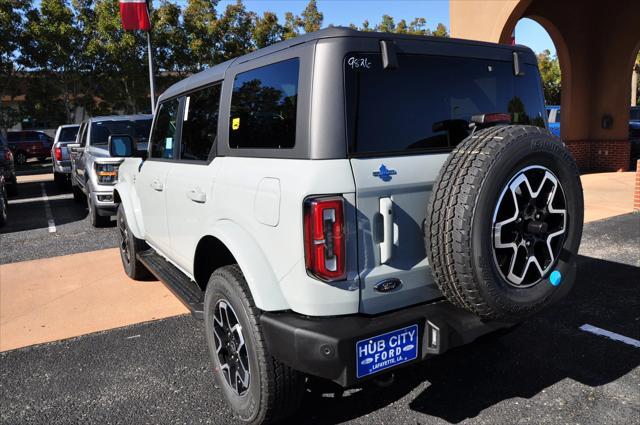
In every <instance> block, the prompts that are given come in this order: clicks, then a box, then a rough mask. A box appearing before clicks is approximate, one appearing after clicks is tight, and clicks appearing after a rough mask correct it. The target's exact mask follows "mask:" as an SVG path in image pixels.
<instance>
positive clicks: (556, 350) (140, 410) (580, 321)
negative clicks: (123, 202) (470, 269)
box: [0, 181, 640, 424]
mask: <svg viewBox="0 0 640 425" xmlns="http://www.w3.org/2000/svg"><path fill="white" fill-rule="evenodd" d="M42 188H44V190H45V191H46V196H47V198H48V199H49V201H48V202H49V204H50V209H51V215H52V217H53V220H54V222H55V226H56V231H55V232H49V219H48V218H47V216H46V213H45V212H44V211H43V209H44V206H43V202H44V201H42V200H40V201H35V200H30V199H32V198H38V197H40V198H42V197H43V196H42ZM68 193H69V191H68V189H65V188H62V189H60V188H58V187H56V186H55V184H54V183H53V182H52V181H51V182H49V181H47V182H44V184H43V182H40V181H38V182H31V183H22V184H21V185H20V194H19V197H18V198H12V203H11V204H10V205H9V208H10V210H9V213H10V214H11V215H10V218H9V220H10V224H9V225H8V226H7V227H5V228H3V229H2V230H1V233H2V234H0V238H1V242H0V243H1V244H2V250H1V257H0V260H1V262H2V263H12V262H15V261H21V260H26V259H34V258H45V257H52V256H57V255H63V254H67V253H72V252H84V251H90V250H96V249H101V248H106V247H112V246H115V231H116V229H115V228H113V227H111V228H105V229H92V228H91V227H90V225H89V223H88V220H87V218H86V209H84V206H82V205H78V204H76V203H74V201H73V199H72V198H70V197H69V196H68ZM15 200H25V201H24V202H13V201H15ZM580 254H581V255H580V257H579V259H578V281H577V284H576V287H575V288H574V290H573V291H572V292H571V293H570V294H569V296H568V297H567V298H566V299H564V300H563V301H561V302H560V303H559V304H558V305H556V306H555V307H554V308H552V309H550V310H548V311H547V312H545V313H544V314H542V315H540V316H538V317H536V318H534V319H532V320H530V321H527V322H526V323H523V324H522V325H520V326H519V327H517V328H515V329H514V330H513V331H512V332H510V333H508V334H503V335H491V336H488V337H485V338H483V339H480V340H478V341H476V342H475V343H473V344H470V345H468V346H465V347H461V348H458V349H455V350H452V351H450V352H449V353H446V354H445V355H443V356H440V357H434V358H432V359H430V360H429V361H426V362H423V363H422V364H420V365H417V366H413V367H409V368H405V369H402V370H400V371H399V372H397V373H396V376H395V383H394V384H393V385H391V386H388V387H384V388H383V387H379V386H376V385H374V384H367V385H365V386H363V387H362V388H354V389H350V390H348V391H345V392H342V391H341V390H338V389H337V388H335V387H333V386H331V385H328V384H323V383H319V382H315V381H310V382H309V383H308V390H307V393H306V394H305V397H304V401H303V406H302V408H301V409H300V413H299V414H298V415H297V416H296V417H295V418H292V420H291V421H290V423H292V424H299V423H314V424H333V423H354V424H382V423H393V424H407V423H410V424H440V423H455V424H458V423H473V424H529V423H531V424H542V423H548V424H567V423H571V424H573V423H580V424H631V423H638V420H639V418H640V387H639V385H638V383H639V382H640V348H638V347H635V346H633V345H632V343H629V341H633V340H636V341H637V340H640V214H626V215H622V216H617V217H614V218H609V219H606V220H601V221H595V222H592V223H588V224H586V225H585V232H584V237H583V243H582V247H581V251H580ZM585 324H588V325H592V326H594V327H598V328H601V329H603V330H607V331H610V332H614V333H616V334H619V335H623V336H625V337H627V338H628V339H629V340H628V341H627V342H621V341H616V340H612V339H610V338H606V337H603V336H600V335H594V334H592V333H588V332H584V331H582V330H580V327H582V326H583V325H585ZM0 401H1V409H0V421H1V422H2V423H6V424H31V423H33V424H48V423H79V422H82V423H123V424H124V423H130V424H139V423H154V424H158V423H212V424H227V423H232V422H233V421H234V418H233V417H232V416H231V413H230V410H229V409H228V408H227V407H226V405H225V404H224V402H223V401H222V396H221V393H220V391H219V390H218V389H216V388H215V386H214V384H213V382H212V373H211V371H210V370H209V363H208V359H207V352H206V345H205V340H204V335H203V326H202V323H201V322H198V321H196V320H194V319H192V318H191V317H190V316H178V317H174V318H170V319H164V320H158V321H153V322H148V323H143V324H137V325H133V326H128V327H124V328H119V329H115V330H109V331H105V332H100V333H93V334H89V335H85V336H80V337H77V338H72V339H67V340H63V341H57V342H51V343H47V344H41V345H35V346H30V347H26V348H22V349H16V350H11V351H6V352H3V353H0Z"/></svg>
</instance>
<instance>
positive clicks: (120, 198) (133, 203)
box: [113, 184, 145, 239]
mask: <svg viewBox="0 0 640 425" xmlns="http://www.w3.org/2000/svg"><path fill="white" fill-rule="evenodd" d="M113 196H114V198H113V199H114V201H115V202H119V203H120V205H121V206H122V208H124V214H125V217H126V218H127V225H128V226H129V230H130V231H131V233H133V236H135V237H136V238H138V239H144V234H145V232H144V224H143V222H142V220H138V215H139V213H140V205H139V203H138V202H137V198H136V197H135V195H134V194H132V193H131V188H130V186H129V185H127V184H116V187H115V188H114V189H113ZM136 207H137V208H136Z"/></svg>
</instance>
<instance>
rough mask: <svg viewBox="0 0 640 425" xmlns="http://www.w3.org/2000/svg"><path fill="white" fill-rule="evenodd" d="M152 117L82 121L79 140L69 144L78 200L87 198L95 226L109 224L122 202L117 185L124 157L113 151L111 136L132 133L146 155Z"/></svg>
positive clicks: (140, 116)
mask: <svg viewBox="0 0 640 425" xmlns="http://www.w3.org/2000/svg"><path fill="white" fill-rule="evenodd" d="M152 119H153V115H114V116H106V117H94V118H89V119H87V120H85V121H83V122H82V124H80V128H79V130H78V136H77V138H76V143H73V144H68V145H67V148H68V149H69V150H70V153H71V187H72V189H73V197H74V199H75V200H76V201H81V200H84V199H86V202H87V207H88V208H89V219H90V220H91V224H92V225H93V226H95V227H100V226H104V225H106V224H107V223H108V222H109V221H110V217H111V216H112V215H115V213H116V208H117V206H118V204H117V203H115V202H114V199H113V186H114V185H115V184H116V183H117V181H118V167H119V166H120V164H121V163H122V161H123V159H122V158H112V157H111V156H110V155H109V150H108V143H109V138H110V136H111V135H128V136H131V138H132V140H133V141H134V143H135V145H136V147H137V152H140V153H141V154H142V155H144V153H145V152H146V151H147V144H148V141H149V131H150V130H151V120H152Z"/></svg>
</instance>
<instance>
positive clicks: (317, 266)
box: [304, 196, 346, 282]
mask: <svg viewBox="0 0 640 425" xmlns="http://www.w3.org/2000/svg"><path fill="white" fill-rule="evenodd" d="M304 254H305V263H306V267H307V271H308V272H309V273H310V274H312V275H314V276H316V277H317V278H319V279H321V280H324V281H326V282H333V281H337V280H344V279H345V278H346V266H345V264H346V261H345V255H346V249H345V237H344V200H343V199H342V198H341V197H339V196H333V197H329V198H313V199H308V200H307V201H306V202H305V205H304Z"/></svg>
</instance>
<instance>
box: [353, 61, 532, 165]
mask: <svg viewBox="0 0 640 425" xmlns="http://www.w3.org/2000/svg"><path fill="white" fill-rule="evenodd" d="M398 63H399V67H398V68H397V69H393V70H384V69H383V68H382V61H381V55H380V54H360V55H348V56H347V57H346V58H345V65H344V66H345V77H346V83H347V84H346V85H347V87H346V89H347V105H348V111H349V119H348V124H349V127H350V131H349V139H350V140H349V144H350V151H351V153H357V154H380V153H385V154H393V153H398V154H402V153H406V152H408V151H420V150H451V149H453V147H455V146H456V145H457V144H458V143H460V142H461V141H462V140H463V139H464V138H465V137H467V136H468V135H469V134H470V123H471V117H472V116H473V115H477V114H488V113H507V112H508V113H510V114H511V117H512V122H513V123H515V124H533V125H538V126H541V127H544V125H545V120H544V117H543V114H544V113H545V110H544V105H543V103H542V94H541V92H540V88H539V82H538V81H539V80H538V71H537V69H536V68H535V66H533V65H525V75H524V76H520V77H516V76H514V75H513V64H512V62H510V61H505V62H502V61H493V60H482V59H470V58H457V57H444V56H426V55H399V56H398ZM355 65H358V66H355Z"/></svg>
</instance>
